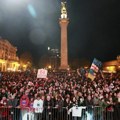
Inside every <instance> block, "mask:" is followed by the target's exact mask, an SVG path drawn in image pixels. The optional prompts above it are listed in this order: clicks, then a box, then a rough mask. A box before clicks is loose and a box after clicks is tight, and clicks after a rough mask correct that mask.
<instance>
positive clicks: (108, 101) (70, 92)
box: [0, 71, 120, 120]
mask: <svg viewBox="0 0 120 120" xmlns="http://www.w3.org/2000/svg"><path fill="white" fill-rule="evenodd" d="M73 106H77V107H79V106H87V107H88V109H89V108H92V107H89V106H100V107H102V108H103V110H106V109H107V111H110V113H112V114H113V117H115V118H114V119H115V120H120V72H117V73H111V74H107V73H104V76H103V74H102V75H101V73H98V74H97V76H96V78H95V80H93V81H92V80H90V79H88V78H87V76H86V74H84V75H79V74H78V73H77V72H76V71H75V72H71V71H69V72H68V71H67V72H60V71H59V72H52V71H49V73H48V77H47V78H45V79H40V78H39V79H38V78H36V73H35V72H18V73H16V72H4V73H1V78H0V111H2V109H3V107H7V108H10V112H11V113H9V114H12V113H14V109H13V111H12V108H19V110H20V111H21V112H18V113H19V119H22V120H27V117H26V116H25V115H24V114H25V112H26V110H27V109H28V108H29V110H30V111H31V112H32V113H34V114H33V117H34V118H33V119H34V120H38V119H39V120H42V119H43V117H42V116H44V115H43V114H44V111H45V108H47V112H46V117H45V119H46V120H47V119H48V120H49V116H50V115H51V114H52V111H51V108H53V107H54V108H58V109H59V111H62V108H63V107H64V108H66V109H67V110H68V111H69V110H70V109H71V108H72V107H73ZM68 111H67V112H68ZM88 111H89V110H88ZM0 114H2V112H0ZM0 119H4V118H3V116H2V115H1V116H0ZM12 119H16V118H12ZM31 119H32V118H31ZM56 119H60V116H59V115H58V118H56ZM81 119H82V117H81ZM101 120H102V119H101ZM109 120H110V119H109Z"/></svg>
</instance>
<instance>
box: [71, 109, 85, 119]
mask: <svg viewBox="0 0 120 120" xmlns="http://www.w3.org/2000/svg"><path fill="white" fill-rule="evenodd" d="M82 109H86V107H72V116H73V117H81V116H82Z"/></svg>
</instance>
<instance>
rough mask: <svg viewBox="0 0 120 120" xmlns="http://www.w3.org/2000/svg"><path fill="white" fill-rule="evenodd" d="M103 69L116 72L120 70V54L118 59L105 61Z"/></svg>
mask: <svg viewBox="0 0 120 120" xmlns="http://www.w3.org/2000/svg"><path fill="white" fill-rule="evenodd" d="M103 70H104V71H105V72H109V73H115V72H116V71H117V70H120V56H117V59H116V60H112V61H108V62H105V63H104V64H103Z"/></svg>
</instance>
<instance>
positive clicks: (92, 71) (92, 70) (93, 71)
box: [88, 58, 102, 80]
mask: <svg viewBox="0 0 120 120" xmlns="http://www.w3.org/2000/svg"><path fill="white" fill-rule="evenodd" d="M101 67H102V62H101V61H99V60H97V59H96V58H94V60H93V62H92V65H91V67H90V70H89V73H88V78H90V79H91V80H94V79H95V77H96V74H97V72H98V71H99V69H100V68H101Z"/></svg>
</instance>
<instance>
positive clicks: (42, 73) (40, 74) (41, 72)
mask: <svg viewBox="0 0 120 120" xmlns="http://www.w3.org/2000/svg"><path fill="white" fill-rule="evenodd" d="M47 72H48V71H47V70H45V69H38V73H37V78H47Z"/></svg>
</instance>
